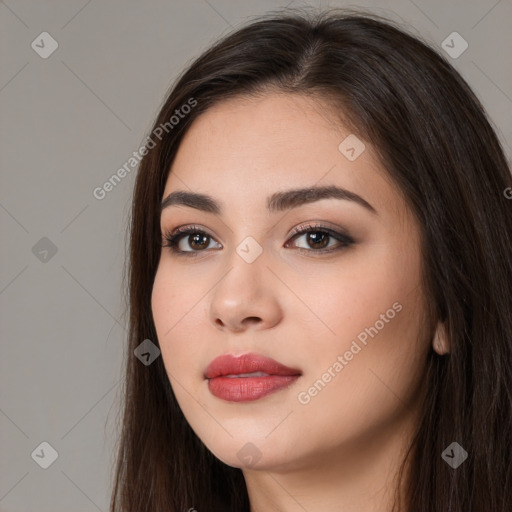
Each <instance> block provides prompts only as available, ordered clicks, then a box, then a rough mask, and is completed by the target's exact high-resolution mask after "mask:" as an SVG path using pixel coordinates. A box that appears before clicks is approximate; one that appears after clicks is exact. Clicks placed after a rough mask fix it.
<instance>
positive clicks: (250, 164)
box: [164, 93, 396, 208]
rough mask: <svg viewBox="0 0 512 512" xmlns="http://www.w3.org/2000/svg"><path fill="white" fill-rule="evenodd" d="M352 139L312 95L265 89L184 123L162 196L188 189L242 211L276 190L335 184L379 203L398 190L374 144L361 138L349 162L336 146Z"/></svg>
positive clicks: (231, 100) (209, 110)
mask: <svg viewBox="0 0 512 512" xmlns="http://www.w3.org/2000/svg"><path fill="white" fill-rule="evenodd" d="M349 136H351V137H354V134H351V132H350V131H349V130H348V129H347V128H346V127H344V126H343V125H342V124H341V123H340V122H339V121H338V120H337V119H336V120H335V118H334V116H329V115H328V112H327V110H326V105H322V104H320V103H319V101H318V100H314V99H312V98H308V97H304V96H299V95H289V94H280V93H270V94H267V95H265V96H263V97H258V98H255V97H236V98H232V99H229V100H225V101H222V102H220V103H218V104H217V105H215V106H214V107H212V108H210V109H208V110H207V111H206V112H204V113H203V114H201V116H199V118H198V119H196V120H195V121H194V123H193V124H192V125H191V127H190V128H189V130H188V132H187V133H186V135H185V136H184V138H183V140H182V142H181V144H180V147H179V149H178V152H177V154H176V157H175V159H174V162H173V165H172V167H171V172H170V173H169V176H168V179H167V183H166V186H165V191H164V197H166V196H167V195H168V194H169V193H170V192H171V191H173V190H177V189H179V190H187V189H189V190H191V191H194V192H204V193H207V194H210V195H213V196H218V197H219V198H226V199H225V200H226V202H229V203H230V204H232V205H235V204H237V205H238V206H239V208H244V206H248V205H249V204H254V201H261V203H262V204H265V202H266V200H267V197H268V196H269V195H270V194H271V193H273V192H276V191H278V190H288V189H290V188H294V187H308V186H314V185H315V186H320V185H332V184H334V185H338V186H340V187H343V188H345V189H348V190H352V191H353V192H355V193H357V194H361V195H366V196H371V195H372V190H373V191H374V192H375V195H374V201H377V202H379V199H380V200H386V194H391V195H393V194H395V193H396V192H395V191H393V189H392V187H391V186H390V183H389V178H388V177H387V176H386V173H385V172H384V170H383V169H382V167H381V166H380V164H379V162H378V160H377V158H376V156H375V153H374V150H373V148H372V147H371V145H369V144H367V143H365V149H364V151H363V152H362V153H361V154H360V156H358V157H357V158H356V159H355V160H353V161H350V160H349V159H348V158H347V157H346V156H345V155H344V154H343V153H342V152H341V151H340V149H339V145H340V143H341V142H342V141H343V140H345V139H346V138H347V137H349ZM349 140H352V139H349ZM388 199H389V198H388ZM221 200H222V199H221Z"/></svg>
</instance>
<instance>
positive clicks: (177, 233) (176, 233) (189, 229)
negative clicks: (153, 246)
mask: <svg viewBox="0 0 512 512" xmlns="http://www.w3.org/2000/svg"><path fill="white" fill-rule="evenodd" d="M315 232H323V233H327V235H328V236H330V237H331V238H333V239H335V240H337V241H338V242H339V244H341V246H338V247H334V248H330V249H319V250H315V249H304V248H302V247H297V248H296V250H297V251H299V252H302V253H309V254H315V253H316V254H317V255H322V254H328V253H333V252H336V251H338V250H341V249H343V248H346V247H348V246H350V245H352V244H353V243H354V242H355V240H354V239H353V237H352V236H350V235H349V234H348V232H347V231H346V230H345V229H343V228H341V227H336V228H331V227H329V226H327V225H325V224H320V223H319V222H318V221H316V222H303V223H301V224H299V225H298V226H295V227H294V228H293V229H292V230H291V232H290V233H289V234H288V235H287V239H288V240H287V242H286V243H285V247H289V246H290V244H291V243H292V242H293V239H295V238H297V237H299V236H303V235H307V234H308V233H315ZM187 234H201V235H205V236H206V237H208V238H210V239H211V240H212V241H214V242H215V243H218V244H220V242H217V239H216V236H214V235H212V234H210V233H209V232H208V230H207V229H206V228H204V227H203V226H200V225H197V224H186V225H183V226H178V227H177V228H175V229H173V230H170V231H164V233H163V241H164V242H167V244H165V243H163V244H162V247H169V248H170V250H171V252H172V253H174V254H175V255H177V256H192V257H195V256H199V255H200V254H201V253H205V252H206V253H207V252H210V251H211V249H210V250H208V249H204V250H201V251H194V250H191V251H183V250H181V249H177V246H178V244H179V242H180V241H181V238H183V237H184V236H185V235H187ZM171 240H172V241H171ZM220 245H221V246H222V244H220ZM221 248H222V247H221Z"/></svg>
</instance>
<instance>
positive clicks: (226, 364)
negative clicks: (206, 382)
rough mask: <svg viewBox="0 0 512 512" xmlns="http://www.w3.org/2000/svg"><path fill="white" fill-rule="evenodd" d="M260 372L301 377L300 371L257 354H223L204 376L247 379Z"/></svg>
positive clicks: (212, 363)
mask: <svg viewBox="0 0 512 512" xmlns="http://www.w3.org/2000/svg"><path fill="white" fill-rule="evenodd" d="M255 372H261V373H264V374H266V375H267V376H269V375H280V376H284V377H289V376H294V375H302V372H301V371H300V370H297V369H296V368H289V367H288V366H285V365H283V364H281V363H278V362H277V361H275V360H274V359H269V358H268V357H264V356H260V355H258V354H242V355H241V356H234V355H231V354H225V355H222V356H219V357H217V358H215V359H214V360H213V361H212V362H211V363H210V364H209V365H208V367H207V368H206V371H205V372H204V376H205V378H207V379H214V378H215V377H226V376H236V377H241V378H244V377H249V374H252V373H255Z"/></svg>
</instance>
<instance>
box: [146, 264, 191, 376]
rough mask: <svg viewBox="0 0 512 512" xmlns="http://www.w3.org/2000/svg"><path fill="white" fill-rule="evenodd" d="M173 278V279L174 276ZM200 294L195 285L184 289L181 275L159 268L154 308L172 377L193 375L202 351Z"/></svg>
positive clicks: (156, 325) (154, 317)
mask: <svg viewBox="0 0 512 512" xmlns="http://www.w3.org/2000/svg"><path fill="white" fill-rule="evenodd" d="M171 276H172V277H171ZM200 298H201V291H200V290H199V287H198V286H196V287H194V286H188V287H187V286H184V283H180V282H179V275H178V274H177V273H176V272H170V271H169V270H168V269H165V267H162V266H160V267H159V269H158V271H157V273H156V276H155V281H154V284H153V290H152V294H151V309H152V313H153V321H154V324H155V329H156V333H157V336H158V341H159V344H160V350H161V352H162V358H163V360H164V364H165V367H166V370H167V372H168V374H169V377H170V378H172V377H173V376H175V377H176V378H178V379H179V380H180V381H181V376H182V375H186V376H187V378H189V377H190V376H192V375H193V374H192V372H191V369H192V368H196V367H197V365H192V359H193V357H194V354H197V353H198V351H199V346H198V343H200V339H201V336H198V330H197V328H196V329H194V328H193V327H192V326H193V325H194V324H195V325H196V326H197V325H199V324H198V323H197V322H198V321H199V318H198V317H199V315H200V311H201V302H200Z"/></svg>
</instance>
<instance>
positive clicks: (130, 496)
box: [110, 9, 512, 512]
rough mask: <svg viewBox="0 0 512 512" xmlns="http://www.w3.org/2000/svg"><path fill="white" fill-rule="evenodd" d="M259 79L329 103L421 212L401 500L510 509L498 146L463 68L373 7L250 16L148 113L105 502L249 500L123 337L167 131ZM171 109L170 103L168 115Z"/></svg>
mask: <svg viewBox="0 0 512 512" xmlns="http://www.w3.org/2000/svg"><path fill="white" fill-rule="evenodd" d="M269 90H278V91H283V92H286V93H289V94H307V95H309V96H313V97H316V98H318V100H319V102H331V104H332V105H335V106H336V108H335V109H333V112H339V114H340V117H341V116H342V115H343V122H344V123H345V124H346V125H348V126H349V127H350V129H351V130H352V132H353V133H355V134H357V136H358V137H359V138H360V139H362V140H364V141H367V142H368V143H370V144H372V145H373V146H374V147H375V148H376V150H377V151H378V154H379V157H380V159H381V160H382V163H383V165H384V167H385V168H386V169H387V171H388V173H389V175H390V177H391V179H392V180H393V181H394V182H396V184H397V185H398V186H399V188H400V190H401V191H402V193H403V194H404V197H405V198H406V200H407V202H408V204H409V206H410V208H411V210H412V211H413V213H414V215H415V216H416V219H417V221H418V223H419V225H420V228H421V232H422V247H421V250H422V255H423V266H424V273H425V292H426V294H427V297H428V299H429V314H430V318H431V319H432V325H435V323H436V322H437V321H439V320H441V321H444V322H445V325H446V328H447V332H448V336H449V339H450V343H451V353H450V354H449V355H445V356H439V355H437V354H436V353H435V352H433V351H431V353H430V354H429V356H428V360H427V363H426V364H427V366H428V372H427V379H426V382H425V387H426V393H425V396H426V398H425V402H424V404H423V407H422V411H423V413H422V418H421V421H420V422H419V425H418V430H417V435H416V436H415V439H414V442H413V444H412V445H411V448H410V451H409V453H408V459H407V460H408V461H409V462H410V464H411V466H410V467H411V470H410V472H408V475H407V506H408V510H410V511H413V512H437V511H440V512H441V511H443V512H444V511H448V510H450V512H468V511H471V512H484V511H485V512H490V511H492V512H505V511H507V512H510V510H511V507H512V468H511V458H512V449H511V434H512V257H511V256H512V201H511V200H507V198H506V195H507V194H506V192H505V191H506V190H508V188H509V187H512V178H511V173H510V169H509V166H508V164H507V160H506V158H505V155H504V151H503V149H502V147H501V146H500V142H499V140H498V138H497V136H496V134H495V132H494V130H493V128H492V126H491V123H490V121H489V120H488V118H487V116H486V114H485V111H484V108H483V107H482V105H481V103H480V102H479V100H478V99H477V98H476V96H475V94H474V93H473V92H472V91H471V89H470V87H469V86H468V84H467V83H466V82H465V81H464V79H463V78H462V77H461V76H460V74H459V73H457V72H456V71H455V70H454V68H453V67H452V66H451V65H450V64H448V62H447V61H446V59H445V58H444V57H442V56H440V55H439V54H438V53H437V51H435V50H434V49H433V48H431V47H430V46H429V44H428V43H426V42H424V41H421V40H420V39H419V38H418V37H417V36H412V35H410V34H408V33H407V32H405V31H404V30H403V29H401V28H400V27H398V26H397V25H396V24H395V23H394V22H392V21H390V20H387V19H384V18H382V17H379V16H376V15H373V14H371V13H368V12H359V11H358V12H356V11H351V10H350V11H349V10H343V11H342V10H339V9H329V10H327V11H325V10H324V11H320V12H313V13H311V12H308V11H307V10H305V9H301V10H289V9H288V10H285V11H283V12H277V13H275V12H274V13H270V14H267V15H264V16H261V17H259V18H257V19H254V20H252V21H251V22H250V23H248V24H247V25H245V26H244V27H242V28H241V29H238V30H236V31H234V32H232V33H231V34H228V35H227V36H225V37H224V38H222V39H221V40H220V41H219V42H218V43H216V44H215V45H214V46H212V47H211V48H209V49H208V50H207V51H205V52H204V53H203V54H202V55H201V56H200V57H199V58H198V59H197V60H195V62H193V63H192V64H191V65H190V66H189V67H188V69H187V70H185V72H184V73H183V74H182V75H181V76H180V77H179V78H178V80H177V81H176V83H175V85H174V86H173V87H172V90H171V91H170V93H169V95H168V97H167V99H166V101H165V103H164V105H163V107H162V108H161V111H160V113H159V114H158V117H157V119H156V121H155V123H154V126H153V129H152V132H151V136H150V139H148V148H149V147H150V146H151V149H148V152H147V154H146V155H145V156H144V158H143V159H142V161H141V163H140V166H139V170H138V174H137V179H136V184H135V190H134V195H133V206H132V215H131V226H130V229H131V238H130V257H129V262H128V268H127V274H128V277H129V287H128V295H127V299H126V300H127V309H129V339H128V346H127V352H126V363H125V364H126V369H125V375H126V381H125V385H124V390H123V391H124V396H123V400H124V409H123V415H124V416H123V418H122V424H121V429H122V430H121V436H120V439H119V448H118V450H119V451H118V454H117V464H116V468H115V477H114V488H113V493H112V501H111V507H110V510H111V512H177V511H179V512H182V511H187V510H189V509H191V508H193V509H196V510H197V511H198V512H205V511H212V512H219V511H220V512H223V511H228V512H248V511H249V499H248V495H247V490H246V486H245V481H244V478H243V474H242V472H241V470H240V469H238V468H233V467H230V466H227V465H226V464H224V463H222V462H221V461H219V460H218V459H217V458H216V457H214V456H213V455H212V454H211V452H209V450H208V449H207V448H206V447H205V446H204V444H203V443H202V442H201V440H200V439H199V438H198V437H197V436H196V435H195V433H194V432H193V431H192V429H191V428H190V426H189V425H188V423H187V421H186V420H185V418H184V416H183V414H182V412H181V410H180V408H179V406H178V403H177V401H176V398H175V396H174V394H173V391H172V388H171V386H170V383H169V378H168V376H167V374H166V371H165V368H164V365H163V361H162V358H161V357H159V358H157V359H156V360H155V361H154V362H153V363H152V364H151V365H149V366H146V365H144V364H141V362H140V361H139V360H138V359H137V358H136V357H134V355H133V354H134V350H135V348H136V347H137V346H138V345H139V344H140V343H141V342H142V341H143V340H145V339H150V340H152V342H153V343H154V344H156V345H157V346H158V339H157V336H156V332H155V326H154V324H153V318H152V312H151V292H152V285H153V281H154V278H155V273H156V270H157V266H158V263H159V258H160V254H161V233H160V202H161V200H162V195H163V192H164V187H165V183H166V180H167V177H168V173H169V170H170V167H171V164H172V162H173V158H174V156H175V154H176V151H177V148H178V146H179V144H180V141H181V140H182V138H183V135H184V134H185V132H186V131H187V129H188V128H189V127H190V125H191V123H193V122H194V120H195V119H197V117H198V116H199V115H200V114H201V113H202V112H205V111H206V110H207V109H209V108H210V107H212V106H213V105H215V104H216V103H218V102H220V101H222V100H223V99H226V98H230V97H234V96H237V95H248V94H265V92H266V91H269ZM194 102H195V103H194ZM184 105H189V106H192V105H194V106H193V107H191V108H186V109H185V108H183V106H184ZM176 110H178V111H179V112H181V113H182V114H183V115H180V116H179V120H178V121H177V119H178V118H177V117H175V119H174V120H173V121H170V119H171V118H172V116H173V115H174V116H176ZM162 127H164V129H162ZM155 133H156V134H159V135H158V136H155ZM150 140H151V144H150ZM153 146H154V147H153ZM255 179H257V176H256V177H255ZM511 191H512V189H511ZM453 441H456V442H458V443H459V444H460V445H461V446H462V447H463V448H464V449H465V450H466V451H467V453H468V458H467V460H466V461H465V462H464V463H463V464H462V465H461V466H459V467H458V468H457V469H452V468H451V467H450V466H449V465H448V464H447V463H446V462H445V461H444V460H443V459H442V457H441V454H442V452H443V450H444V449H445V448H446V447H447V446H448V445H450V444H451V443H452V442H453ZM403 467H405V461H404V465H403V466H402V469H403Z"/></svg>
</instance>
